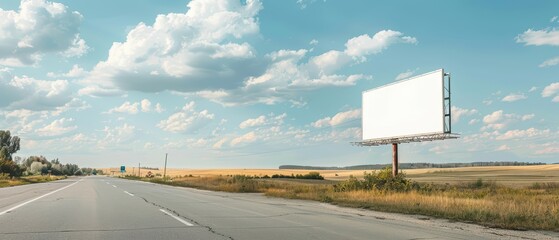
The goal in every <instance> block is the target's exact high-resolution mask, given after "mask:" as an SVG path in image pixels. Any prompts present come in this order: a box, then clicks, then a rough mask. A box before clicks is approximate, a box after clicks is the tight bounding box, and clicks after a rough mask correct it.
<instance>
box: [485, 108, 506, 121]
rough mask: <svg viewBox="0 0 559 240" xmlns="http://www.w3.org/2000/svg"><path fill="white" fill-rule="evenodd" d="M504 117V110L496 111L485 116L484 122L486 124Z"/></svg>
mask: <svg viewBox="0 0 559 240" xmlns="http://www.w3.org/2000/svg"><path fill="white" fill-rule="evenodd" d="M502 119H503V110H498V111H495V112H493V113H491V114H489V115H486V116H485V117H483V122H484V123H486V124H491V123H496V122H499V121H501V120H502Z"/></svg>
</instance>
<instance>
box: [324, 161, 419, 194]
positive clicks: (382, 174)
mask: <svg viewBox="0 0 559 240" xmlns="http://www.w3.org/2000/svg"><path fill="white" fill-rule="evenodd" d="M419 188H420V186H419V184H417V183H415V182H413V181H411V180H408V179H406V175H405V174H404V173H403V172H402V173H400V174H398V175H396V177H393V176H392V168H391V167H386V168H384V169H382V170H380V171H372V172H371V173H367V172H365V173H364V174H363V180H359V179H357V178H356V177H354V176H350V178H349V179H348V180H345V181H342V182H340V183H338V184H335V185H334V190H335V191H337V192H348V191H357V190H367V191H369V190H382V191H396V192H405V191H410V190H414V189H415V190H417V189H419Z"/></svg>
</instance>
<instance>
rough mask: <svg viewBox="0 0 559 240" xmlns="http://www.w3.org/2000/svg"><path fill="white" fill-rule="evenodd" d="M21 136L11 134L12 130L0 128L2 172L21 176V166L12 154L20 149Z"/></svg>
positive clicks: (0, 164) (0, 168)
mask: <svg viewBox="0 0 559 240" xmlns="http://www.w3.org/2000/svg"><path fill="white" fill-rule="evenodd" d="M19 141H20V139H19V137H18V136H13V137H12V136H11V134H10V131H4V130H0V173H7V174H9V175H10V176H14V177H19V176H20V175H21V168H20V167H19V166H18V165H17V163H15V162H14V161H13V160H12V154H14V153H16V152H17V151H18V150H19Z"/></svg>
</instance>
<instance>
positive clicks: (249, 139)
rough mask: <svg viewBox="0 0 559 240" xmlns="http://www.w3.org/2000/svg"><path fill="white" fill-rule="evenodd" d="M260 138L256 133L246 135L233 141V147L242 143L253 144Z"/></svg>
mask: <svg viewBox="0 0 559 240" xmlns="http://www.w3.org/2000/svg"><path fill="white" fill-rule="evenodd" d="M257 138H258V137H257V136H256V133H254V131H252V132H249V133H246V134H244V135H242V136H240V137H237V138H234V139H233V140H231V146H236V145H239V144H242V143H251V142H254V141H256V139H257Z"/></svg>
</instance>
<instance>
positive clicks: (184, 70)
mask: <svg viewBox="0 0 559 240" xmlns="http://www.w3.org/2000/svg"><path fill="white" fill-rule="evenodd" d="M188 8H189V9H188V11H187V12H186V13H170V14H167V15H159V16H157V18H156V19H155V23H154V24H153V25H151V26H150V25H147V24H145V23H139V24H138V25H137V26H136V27H134V28H133V29H132V30H131V31H130V32H129V33H128V36H127V37H126V41H125V42H122V43H120V42H116V43H113V45H112V47H111V49H110V50H109V56H108V58H107V60H106V61H102V62H99V63H98V64H97V65H96V66H95V68H94V69H93V70H92V72H91V74H90V75H89V76H88V77H87V78H86V80H85V83H86V84H90V85H91V84H94V85H95V84H97V87H98V89H89V91H87V93H88V94H92V95H96V94H97V91H93V90H99V92H100V93H103V89H113V88H118V89H123V90H138V91H145V92H153V91H163V90H176V91H182V92H191V91H198V90H207V89H221V88H225V89H230V88H234V87H237V86H239V85H240V84H241V83H242V81H243V80H244V79H245V78H246V77H248V76H249V75H251V74H253V73H254V72H261V71H262V69H263V66H260V65H261V64H260V62H259V61H258V60H257V59H256V58H255V53H254V50H253V48H252V46H251V45H250V44H248V43H247V42H245V41H244V40H243V38H244V37H246V36H248V35H252V34H256V33H258V31H259V26H258V22H257V18H256V15H257V14H258V12H259V11H260V9H262V4H261V3H260V1H258V0H248V1H246V3H245V4H242V3H241V2H240V1H238V0H235V1H229V0H194V1H191V2H190V3H188Z"/></svg>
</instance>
